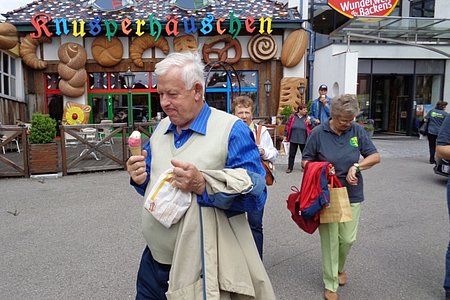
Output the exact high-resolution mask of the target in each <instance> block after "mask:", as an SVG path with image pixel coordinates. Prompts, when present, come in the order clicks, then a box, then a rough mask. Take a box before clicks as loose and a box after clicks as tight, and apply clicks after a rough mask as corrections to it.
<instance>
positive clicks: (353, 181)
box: [345, 166, 358, 185]
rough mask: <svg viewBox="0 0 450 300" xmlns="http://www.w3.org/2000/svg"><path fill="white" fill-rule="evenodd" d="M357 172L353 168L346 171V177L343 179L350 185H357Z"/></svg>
mask: <svg viewBox="0 0 450 300" xmlns="http://www.w3.org/2000/svg"><path fill="white" fill-rule="evenodd" d="M357 175H358V172H357V170H356V167H355V166H351V167H350V168H349V169H348V172H347V177H346V178H345V179H346V180H347V182H348V183H349V184H350V185H358V176H357Z"/></svg>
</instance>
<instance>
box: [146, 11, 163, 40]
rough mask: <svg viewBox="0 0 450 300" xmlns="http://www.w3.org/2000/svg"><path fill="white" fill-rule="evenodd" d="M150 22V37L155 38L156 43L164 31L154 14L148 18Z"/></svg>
mask: <svg viewBox="0 0 450 300" xmlns="http://www.w3.org/2000/svg"><path fill="white" fill-rule="evenodd" d="M148 22H149V27H150V35H151V36H152V37H154V38H155V42H156V41H157V40H158V39H159V36H160V35H161V31H162V25H161V22H159V21H158V20H155V19H153V14H151V15H150V16H149V17H148ZM155 26H156V28H157V29H158V31H157V32H156V31H155ZM155 35H156V36H155Z"/></svg>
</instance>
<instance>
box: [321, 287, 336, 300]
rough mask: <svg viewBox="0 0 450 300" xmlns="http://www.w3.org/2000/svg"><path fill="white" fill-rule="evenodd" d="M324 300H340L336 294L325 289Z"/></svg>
mask: <svg viewBox="0 0 450 300" xmlns="http://www.w3.org/2000/svg"><path fill="white" fill-rule="evenodd" d="M323 298H324V299H325V300H338V299H339V296H338V294H337V293H336V292H332V291H330V290H327V289H325V292H324V293H323Z"/></svg>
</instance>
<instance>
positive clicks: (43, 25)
mask: <svg viewBox="0 0 450 300" xmlns="http://www.w3.org/2000/svg"><path fill="white" fill-rule="evenodd" d="M51 20H52V17H50V15H49V14H44V13H39V14H35V15H34V16H33V18H31V25H33V27H34V28H35V29H36V31H37V33H32V34H30V36H31V37H32V38H33V39H38V38H40V37H41V36H42V31H44V33H45V35H46V36H47V37H51V36H52V35H53V33H51V32H50V31H49V30H48V28H47V23H48V22H50V21H51Z"/></svg>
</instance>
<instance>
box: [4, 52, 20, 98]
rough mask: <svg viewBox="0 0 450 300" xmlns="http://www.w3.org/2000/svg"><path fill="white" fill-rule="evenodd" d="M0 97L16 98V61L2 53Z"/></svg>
mask: <svg viewBox="0 0 450 300" xmlns="http://www.w3.org/2000/svg"><path fill="white" fill-rule="evenodd" d="M0 60H1V62H0V65H1V68H0V77H1V79H0V96H8V97H12V98H15V97H16V59H15V58H14V57H12V56H10V55H8V54H7V53H4V52H2V55H1V56H0Z"/></svg>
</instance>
